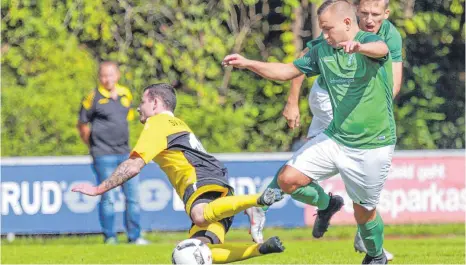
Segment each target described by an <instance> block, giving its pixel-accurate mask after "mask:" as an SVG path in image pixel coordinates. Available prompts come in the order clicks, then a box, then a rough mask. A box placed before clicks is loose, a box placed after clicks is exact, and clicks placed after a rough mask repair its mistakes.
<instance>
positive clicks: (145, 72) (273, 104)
mask: <svg viewBox="0 0 466 265" xmlns="http://www.w3.org/2000/svg"><path fill="white" fill-rule="evenodd" d="M319 2H320V1H317V0H316V1H312V0H311V1H309V0H301V1H298V0H285V1H278V0H263V1H258V0H243V1H240V0H221V1H217V0H211V1H199V0H192V1H172V0H160V1H150V0H133V1H131V0H118V1H106V0H61V1H59V0H40V1H39V0H29V1H28V0H23V1H20V0H16V1H15V0H9V1H8V0H2V1H1V9H2V10H1V16H2V29H1V34H2V36H1V40H2V44H1V55H2V56H1V63H2V69H1V70H2V71H1V78H2V95H1V97H2V115H1V122H2V132H1V136H2V152H1V154H2V156H41V155H79V154H86V153H87V148H86V146H84V144H82V142H81V141H80V139H79V136H78V133H77V130H76V127H75V125H76V121H77V117H78V116H77V113H78V110H79V107H80V101H81V99H82V98H83V96H84V95H86V94H87V93H88V92H89V91H90V90H91V89H93V88H94V87H95V86H96V80H97V66H98V63H99V61H101V60H114V61H116V62H118V63H119V64H120V66H121V67H120V70H121V72H122V79H121V80H120V83H121V84H123V85H126V86H129V87H130V88H131V89H132V91H133V94H134V96H135V102H134V105H135V106H137V104H138V103H139V102H138V101H139V97H140V94H141V90H142V89H143V88H144V87H145V86H146V85H148V84H151V83H157V82H168V83H171V84H173V85H174V86H175V87H176V89H177V92H178V107H177V110H176V115H177V116H179V117H180V118H182V119H184V120H185V121H186V122H187V123H188V124H189V125H190V127H191V128H192V129H193V130H194V132H195V133H196V134H197V136H198V137H199V138H200V139H201V141H202V142H203V144H204V146H205V147H206V149H207V150H208V151H210V152H241V151H247V152H255V151H264V152H269V151H289V150H290V148H291V146H292V144H293V142H294V141H296V140H299V139H302V138H303V137H304V136H305V135H306V133H307V126H308V125H309V124H310V122H311V120H312V115H311V114H310V111H309V110H308V106H307V94H308V88H309V87H310V86H311V82H312V81H313V80H312V79H309V80H306V81H305V84H304V87H303V93H302V99H301V102H300V108H301V116H302V126H301V129H300V130H294V131H291V130H289V129H288V128H287V126H286V122H285V120H284V118H282V116H281V112H282V110H283V107H284V105H285V102H286V97H287V95H288V89H289V85H290V83H289V82H273V81H267V80H264V79H261V78H259V77H258V76H256V75H255V74H252V73H250V72H248V71H241V70H235V71H231V69H229V68H225V69H224V68H222V67H221V65H220V62H221V60H222V59H223V57H224V56H225V55H227V54H229V53H233V52H237V53H242V54H244V55H246V56H247V57H250V58H254V59H258V60H268V61H284V62H291V61H292V60H293V58H295V56H296V55H297V53H298V52H299V51H300V50H301V48H302V47H303V44H304V43H305V42H306V41H308V40H310V39H311V38H312V35H315V34H316V33H317V32H316V29H315V19H316V17H315V16H314V15H312V14H313V13H312V12H313V10H314V12H315V4H318V3H319ZM390 8H391V17H390V20H391V21H392V22H393V23H394V24H395V25H396V26H397V28H398V29H399V31H400V32H401V34H402V37H403V40H404V66H405V68H404V84H403V87H402V89H401V93H400V95H399V97H398V98H397V99H396V100H395V104H396V106H395V112H396V119H397V130H398V137H399V141H398V146H397V148H398V149H448V148H451V149H453V148H464V147H465V140H464V133H465V132H464V129H465V127H464V122H465V120H464V119H465V117H464V112H465V106H464V93H465V87H464V82H465V80H464V78H465V76H464V65H465V61H464V59H465V54H464V50H465V49H464V46H465V42H464V39H465V28H464V0H422V1H420V0H418V1H415V0H403V1H391V3H390ZM313 25H314V27H312V26H313ZM313 28H314V30H313ZM130 126H131V144H132V145H134V144H135V142H136V140H137V137H138V135H139V132H140V130H141V128H142V127H141V125H139V122H138V121H137V120H135V121H133V122H131V124H130Z"/></svg>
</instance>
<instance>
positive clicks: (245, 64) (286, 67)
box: [222, 54, 302, 81]
mask: <svg viewBox="0 0 466 265" xmlns="http://www.w3.org/2000/svg"><path fill="white" fill-rule="evenodd" d="M222 65H224V66H230V65H231V66H233V67H236V68H240V69H243V68H246V69H248V70H250V71H253V72H254V73H256V74H258V75H260V76H262V77H264V78H267V79H270V80H277V81H286V80H291V79H293V78H295V77H297V76H300V75H302V73H301V71H299V70H298V68H296V67H295V66H294V65H293V64H292V63H289V64H284V63H265V62H260V61H254V60H249V59H247V58H245V57H243V56H241V55H239V54H231V55H227V56H226V57H225V58H224V59H223V62H222Z"/></svg>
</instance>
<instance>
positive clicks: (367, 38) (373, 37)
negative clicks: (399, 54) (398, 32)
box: [361, 34, 389, 61]
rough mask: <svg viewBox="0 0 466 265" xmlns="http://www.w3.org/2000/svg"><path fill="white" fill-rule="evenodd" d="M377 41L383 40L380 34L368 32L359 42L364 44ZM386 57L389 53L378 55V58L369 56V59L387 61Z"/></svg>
mask: <svg viewBox="0 0 466 265" xmlns="http://www.w3.org/2000/svg"><path fill="white" fill-rule="evenodd" d="M378 41H382V42H384V40H383V39H382V38H381V37H380V36H378V35H375V34H368V35H366V36H365V37H364V38H363V39H362V40H361V43H362V44H365V43H371V42H378ZM385 44H386V43H385ZM387 46H388V45H387ZM365 57H367V56H365ZM367 58H369V57H367ZM388 58H389V54H387V55H385V56H383V57H380V58H369V59H371V60H377V61H387V60H388Z"/></svg>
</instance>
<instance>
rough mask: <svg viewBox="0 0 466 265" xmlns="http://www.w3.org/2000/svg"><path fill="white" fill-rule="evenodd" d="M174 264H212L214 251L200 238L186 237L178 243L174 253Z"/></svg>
mask: <svg viewBox="0 0 466 265" xmlns="http://www.w3.org/2000/svg"><path fill="white" fill-rule="evenodd" d="M172 263H173V264H190V265H191V264H192V265H210V264H212V252H211V251H210V249H209V247H208V246H207V245H206V244H205V243H203V242H202V241H201V240H199V239H194V238H191V239H186V240H183V241H181V242H180V243H179V244H178V245H176V247H175V249H174V250H173V253H172Z"/></svg>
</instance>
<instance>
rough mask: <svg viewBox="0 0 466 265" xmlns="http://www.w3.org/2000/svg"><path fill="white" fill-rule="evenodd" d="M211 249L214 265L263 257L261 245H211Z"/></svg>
mask: <svg viewBox="0 0 466 265" xmlns="http://www.w3.org/2000/svg"><path fill="white" fill-rule="evenodd" d="M209 248H210V250H211V251H212V261H213V263H214V264H219V263H230V262H234V261H240V260H244V259H249V258H253V257H257V256H260V255H262V254H261V253H260V252H259V244H254V245H232V244H209Z"/></svg>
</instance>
